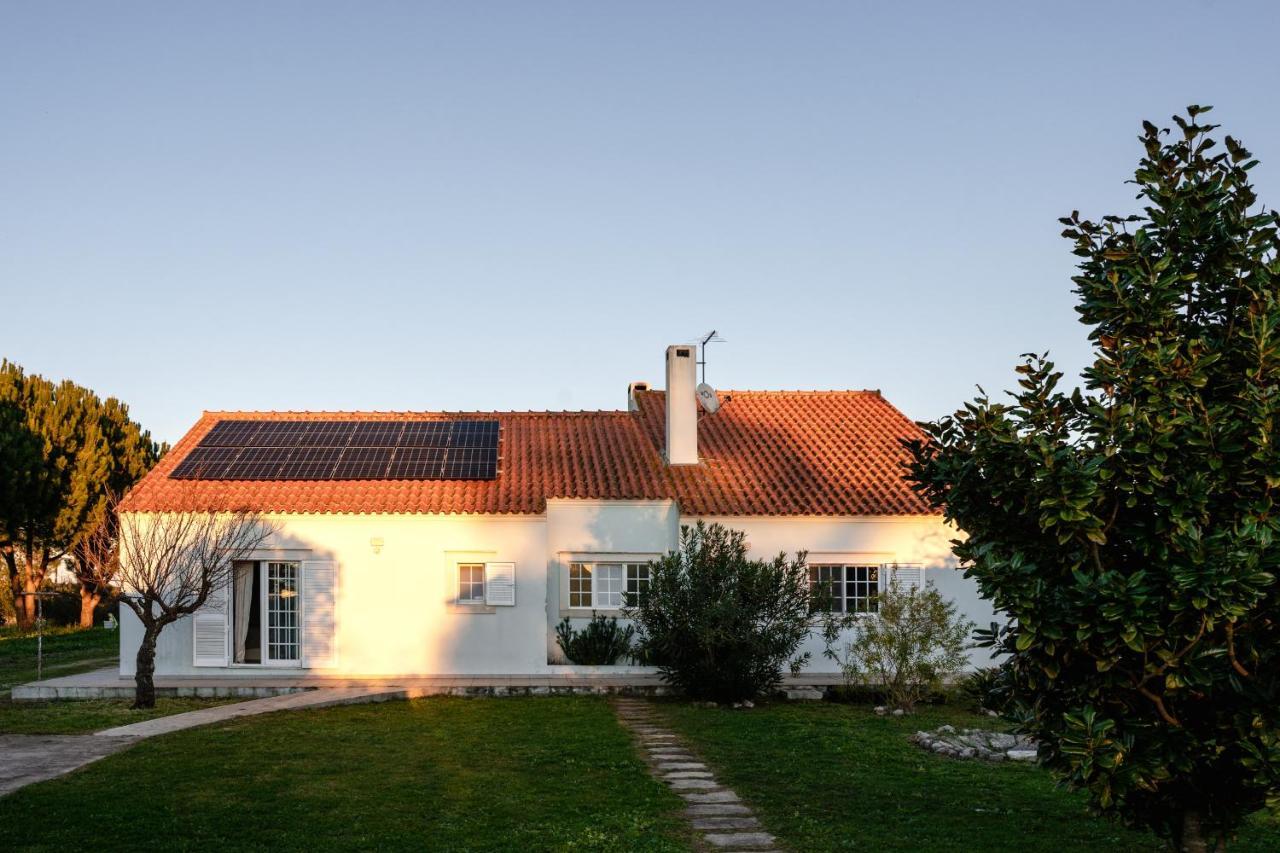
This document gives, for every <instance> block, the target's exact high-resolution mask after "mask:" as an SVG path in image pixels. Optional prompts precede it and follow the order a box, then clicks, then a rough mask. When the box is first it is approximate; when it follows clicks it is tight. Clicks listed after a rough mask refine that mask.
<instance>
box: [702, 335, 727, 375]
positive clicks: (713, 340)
mask: <svg viewBox="0 0 1280 853" xmlns="http://www.w3.org/2000/svg"><path fill="white" fill-rule="evenodd" d="M724 342H725V340H724V338H722V337H720V335H719V333H717V332H716V330H715V329H712V330H711V332H710V333H709V334H706V335H703V336H702V340H701V341H700V344H699V345H700V346H701V349H700V350H699V352H700V353H701V355H702V357H701V358H700V359H698V366H699V367H701V368H702V381H703V382H704V383H705V382H706V381H707V344H722V343H724Z"/></svg>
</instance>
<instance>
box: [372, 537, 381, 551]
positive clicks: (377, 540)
mask: <svg viewBox="0 0 1280 853" xmlns="http://www.w3.org/2000/svg"><path fill="white" fill-rule="evenodd" d="M369 544H370V545H372V546H373V553H375V554H381V553H382V537H381V536H375V537H373V538H372V539H370V540H369Z"/></svg>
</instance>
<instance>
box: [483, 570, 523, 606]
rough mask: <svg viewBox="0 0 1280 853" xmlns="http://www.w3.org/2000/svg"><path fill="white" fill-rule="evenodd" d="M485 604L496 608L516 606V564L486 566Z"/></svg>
mask: <svg viewBox="0 0 1280 853" xmlns="http://www.w3.org/2000/svg"><path fill="white" fill-rule="evenodd" d="M484 603H485V604H489V605H492V606H496V607H514V606H515V603H516V564H515V563H485V564H484Z"/></svg>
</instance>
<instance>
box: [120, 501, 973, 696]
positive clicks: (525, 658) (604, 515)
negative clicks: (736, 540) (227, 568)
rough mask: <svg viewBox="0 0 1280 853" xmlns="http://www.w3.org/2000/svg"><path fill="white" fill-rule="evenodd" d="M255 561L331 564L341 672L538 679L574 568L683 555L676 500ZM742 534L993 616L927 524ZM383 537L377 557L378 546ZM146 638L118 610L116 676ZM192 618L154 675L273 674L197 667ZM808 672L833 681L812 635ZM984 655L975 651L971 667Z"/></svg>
mask: <svg viewBox="0 0 1280 853" xmlns="http://www.w3.org/2000/svg"><path fill="white" fill-rule="evenodd" d="M272 520H273V521H274V522H275V523H276V524H277V525H278V532H277V534H276V535H275V536H274V537H273V539H272V541H270V542H269V543H267V547H266V548H264V549H263V550H262V551H261V552H260V553H257V554H255V555H254V557H255V558H256V559H264V560H269V559H289V560H300V561H301V560H331V561H333V562H335V563H336V564H337V568H338V587H337V595H336V629H335V631H336V638H337V648H338V660H339V664H338V666H337V667H336V669H334V670H328V672H333V673H335V674H344V675H407V674H423V675H425V674H524V673H528V674H536V673H540V672H547V671H548V667H549V665H554V664H556V663H560V662H562V661H561V659H560V652H559V648H558V646H557V645H556V641H555V634H554V628H555V625H556V623H558V622H559V621H560V619H561V618H562V617H564V616H569V617H571V618H572V620H573V621H574V622H575V624H579V625H580V624H581V623H582V622H585V620H586V619H587V618H589V617H590V611H589V610H571V609H569V608H568V594H567V586H566V581H567V573H568V564H569V563H570V562H572V561H574V560H585V561H600V562H605V561H612V562H628V561H645V560H648V559H652V558H653V557H655V556H658V555H660V554H662V553H664V552H666V551H668V550H671V549H674V548H675V547H677V545H678V542H679V530H680V525H681V524H682V523H686V524H687V523H692V522H694V521H696V520H697V519H694V518H681V516H680V514H679V511H678V508H677V507H676V505H675V504H674V503H673V502H672V501H596V500H552V501H549V502H548V506H547V512H546V515H545V516H456V515H454V516H429V515H281V516H274V517H272ZM704 520H706V521H708V522H712V521H716V522H720V523H722V524H725V525H727V526H730V527H734V528H737V529H739V530H743V531H745V532H746V534H747V538H748V541H749V543H750V546H751V549H752V553H753V555H755V556H760V557H771V556H773V555H775V554H777V553H778V552H779V551H785V552H787V553H792V552H794V551H797V550H807V551H808V552H809V559H810V561H811V562H825V561H832V562H834V561H844V560H848V561H855V562H856V561H860V560H866V561H868V562H875V563H889V562H895V561H896V562H903V563H920V564H922V565H924V566H925V578H926V580H927V581H932V582H933V583H935V584H936V585H937V587H938V588H939V589H940V590H941V591H942V592H943V594H945V595H947V596H948V597H950V598H953V599H955V600H956V601H957V603H958V604H959V607H960V609H961V611H962V612H963V613H964V614H965V615H966V616H967V617H968V618H969V619H971V620H973V621H974V622H976V623H978V624H979V625H982V626H985V625H986V624H987V623H988V622H990V621H991V620H992V611H991V608H990V607H989V606H988V605H987V603H986V602H984V601H982V600H981V599H980V598H979V597H978V595H977V589H976V586H975V585H974V584H973V582H971V581H968V580H965V579H964V578H963V577H962V575H961V573H960V572H959V570H957V569H956V568H955V566H954V560H953V558H952V556H951V553H950V546H949V540H950V539H951V538H952V535H953V534H952V532H951V531H949V530H948V529H947V528H945V527H944V526H943V525H942V523H941V522H940V521H937V520H933V519H926V520H920V519H905V518H904V519H893V518H889V519H886V518H867V519H830V518H798V519H795V518H786V519H784V518H755V517H744V518H707V519H704ZM375 539H377V540H381V543H382V544H381V546H380V548H378V549H375V547H374V546H373V544H372V540H375ZM469 561H474V562H511V563H515V565H516V572H515V577H516V604H515V606H514V607H491V608H483V609H482V610H481V611H480V612H477V611H476V610H475V609H463V608H458V607H455V606H453V605H452V603H451V602H452V599H453V596H454V595H455V592H456V590H455V584H456V577H455V570H454V566H455V563H456V562H469ZM140 637H141V629H140V625H139V624H138V622H137V620H136V618H135V617H133V615H132V613H131V612H130V611H129V610H128V608H121V630H120V643H121V671H122V673H124V674H132V673H133V669H134V658H135V655H136V651H137V645H138V642H139V640H140ZM191 637H192V631H191V620H190V619H186V620H183V621H181V622H179V623H176V624H174V625H172V626H170V627H169V628H167V629H166V630H165V631H164V633H163V634H162V635H161V638H160V642H159V644H158V647H157V659H156V669H157V672H158V673H159V674H161V675H202V676H209V675H215V674H227V675H236V676H246V675H251V674H255V673H265V674H271V673H275V672H278V671H279V670H276V669H273V668H272V669H268V668H266V667H258V666H240V667H236V666H228V667H226V668H210V667H195V666H193V662H192V639H191ZM806 649H807V650H808V651H810V652H811V654H812V662H811V664H810V669H811V670H817V671H830V670H834V669H835V668H836V665H835V663H834V662H832V661H830V660H828V659H826V658H824V657H823V656H822V643H821V641H820V640H818V639H817V638H815V639H813V640H812V641H810V642H809V643H808V644H807V645H806ZM984 659H985V654H980V655H978V654H976V655H975V656H974V660H975V663H977V662H980V661H981V660H984Z"/></svg>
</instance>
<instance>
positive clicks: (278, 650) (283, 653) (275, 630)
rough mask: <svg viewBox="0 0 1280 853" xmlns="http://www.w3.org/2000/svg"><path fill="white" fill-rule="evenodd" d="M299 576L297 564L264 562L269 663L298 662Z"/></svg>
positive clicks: (300, 626)
mask: <svg viewBox="0 0 1280 853" xmlns="http://www.w3.org/2000/svg"><path fill="white" fill-rule="evenodd" d="M300 575H301V571H300V567H299V565H298V564H297V563H267V572H266V578H265V582H266V585H267V588H266V599H267V619H266V623H265V624H264V625H263V630H264V632H265V634H266V636H265V640H266V642H265V643H264V644H263V645H264V647H265V648H266V650H267V662H269V663H284V664H290V663H292V664H296V663H300V662H301V659H302V647H301V639H302V623H301V620H300V619H299V618H298V617H299V613H298V604H299V600H300V598H301V595H300V593H301V591H302V590H301V586H300V584H299V578H300Z"/></svg>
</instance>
